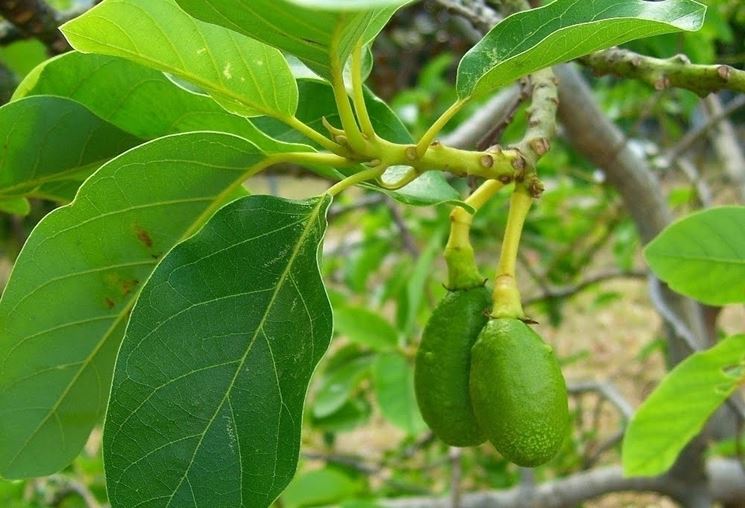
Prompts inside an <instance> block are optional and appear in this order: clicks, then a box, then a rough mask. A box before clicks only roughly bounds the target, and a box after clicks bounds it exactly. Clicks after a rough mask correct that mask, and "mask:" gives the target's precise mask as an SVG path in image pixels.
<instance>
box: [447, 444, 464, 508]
mask: <svg viewBox="0 0 745 508" xmlns="http://www.w3.org/2000/svg"><path fill="white" fill-rule="evenodd" d="M448 455H449V457H450V507H451V508H460V499H461V476H462V473H463V460H462V458H463V457H462V455H463V449H462V448H456V447H454V446H451V447H450V450H449V452H448Z"/></svg>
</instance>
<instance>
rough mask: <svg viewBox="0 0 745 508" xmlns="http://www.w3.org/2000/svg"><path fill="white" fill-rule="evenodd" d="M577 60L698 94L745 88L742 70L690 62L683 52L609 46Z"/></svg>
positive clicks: (658, 85) (603, 72)
mask: <svg viewBox="0 0 745 508" xmlns="http://www.w3.org/2000/svg"><path fill="white" fill-rule="evenodd" d="M580 62H582V63H583V64H584V65H586V66H588V67H590V68H591V69H592V71H593V72H594V73H595V74H596V75H599V76H603V75H606V74H612V75H614V76H619V77H624V78H630V79H637V80H639V81H643V82H645V83H647V84H649V85H651V86H652V87H654V88H655V90H665V89H668V88H671V87H674V88H684V89H686V90H690V91H692V92H694V93H695V94H697V95H699V96H701V97H705V96H706V95H708V94H710V93H712V92H717V91H719V90H725V89H727V90H733V91H735V92H745V71H742V70H739V69H735V68H734V67H732V66H730V65H699V64H693V63H691V61H690V60H689V59H688V57H687V56H685V55H675V56H673V57H670V58H664V59H663V58H653V57H651V56H645V55H640V54H639V53H634V52H633V51H629V50H628V49H621V48H611V49H606V50H604V51H598V52H596V53H593V54H591V55H588V56H586V57H584V58H582V59H580Z"/></svg>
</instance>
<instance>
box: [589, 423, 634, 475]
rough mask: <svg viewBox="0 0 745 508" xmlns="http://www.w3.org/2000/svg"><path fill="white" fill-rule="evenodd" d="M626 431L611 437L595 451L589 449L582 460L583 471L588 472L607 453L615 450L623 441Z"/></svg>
mask: <svg viewBox="0 0 745 508" xmlns="http://www.w3.org/2000/svg"><path fill="white" fill-rule="evenodd" d="M623 435H624V430H619V431H617V432H616V433H615V434H613V435H612V436H611V437H609V438H608V439H606V440H605V441H603V442H602V443H600V444H599V445H597V446H596V447H595V448H594V449H588V450H587V452H588V453H587V454H586V455H585V457H583V459H582V469H583V470H588V469H590V468H591V467H593V466H594V465H595V464H597V462H598V460H600V459H601V457H602V456H603V455H604V454H605V452H607V451H609V450H612V449H613V448H615V446H616V445H618V444H619V443H620V442H621V441H622V440H623Z"/></svg>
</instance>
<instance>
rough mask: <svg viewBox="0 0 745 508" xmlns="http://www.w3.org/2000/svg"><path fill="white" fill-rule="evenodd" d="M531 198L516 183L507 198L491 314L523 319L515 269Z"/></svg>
mask: <svg viewBox="0 0 745 508" xmlns="http://www.w3.org/2000/svg"><path fill="white" fill-rule="evenodd" d="M532 204H533V197H532V196H531V194H530V192H529V191H528V189H527V188H526V187H525V186H524V185H522V184H518V185H516V187H515V191H514V192H513V193H512V198H511V199H510V211H509V214H508V215H507V227H506V228H505V231H504V240H503V241H502V252H501V254H500V256H499V264H498V266H497V275H496V278H495V280H494V307H493V309H492V317H496V318H523V317H525V313H524V312H523V308H522V303H521V302H520V291H519V290H518V288H517V279H516V275H515V270H516V266H517V251H518V248H519V247H520V236H521V235H522V230H523V225H524V224H525V218H526V217H527V216H528V211H529V210H530V206H531V205H532Z"/></svg>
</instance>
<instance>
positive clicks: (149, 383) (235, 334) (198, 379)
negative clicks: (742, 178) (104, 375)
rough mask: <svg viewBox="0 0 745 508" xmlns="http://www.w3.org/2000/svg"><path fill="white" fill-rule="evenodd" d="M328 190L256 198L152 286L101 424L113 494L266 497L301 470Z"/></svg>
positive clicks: (319, 325)
mask: <svg viewBox="0 0 745 508" xmlns="http://www.w3.org/2000/svg"><path fill="white" fill-rule="evenodd" d="M330 202H331V198H330V197H329V196H327V195H326V196H322V197H318V198H313V199H309V200H307V201H289V200H284V199H280V198H275V197H271V196H249V197H246V198H243V199H240V200H238V201H235V202H233V203H231V204H229V205H227V206H225V207H224V208H222V209H221V210H220V211H219V212H217V213H216V214H215V216H214V217H213V218H212V219H211V220H210V221H209V222H208V223H207V225H206V226H205V227H204V228H203V229H202V230H201V231H200V232H199V233H198V234H197V235H195V236H194V237H192V238H190V239H189V240H187V241H185V242H183V243H181V244H180V245H178V246H177V247H175V248H174V249H173V250H172V251H171V253H170V254H169V255H168V256H166V258H165V259H164V260H163V261H162V262H161V264H160V265H159V266H158V268H157V269H156V270H155V272H154V273H153V275H152V277H151V278H150V280H149V281H148V282H147V284H146V285H145V287H144V289H143V291H142V296H141V297H140V299H139V301H138V303H137V305H136V306H135V309H134V310H133V312H132V317H131V319H130V323H129V326H128V328H127V333H126V337H125V339H124V342H123V343H122V347H121V350H120V352H119V356H118V359H117V362H116V369H115V373H114V382H113V387H112V391H111V403H110V407H109V411H108V412H107V415H106V423H105V426H104V462H105V468H106V477H107V486H108V493H109V498H110V499H111V502H112V505H113V506H138V505H142V504H148V503H152V502H153V500H158V501H157V504H158V505H161V506H166V505H168V506H194V507H200V506H204V507H213V506H257V507H258V506H268V505H269V504H270V503H271V502H272V501H273V500H274V499H275V498H276V497H277V496H278V495H279V493H280V492H281V491H282V490H283V489H284V488H285V486H286V485H287V484H288V483H289V481H290V480H291V479H292V476H293V475H294V473H295V468H296V465H297V459H298V452H299V446H300V424H301V421H302V411H303V402H304V398H305V393H306V390H307V388H308V382H309V380H310V376H311V374H312V373H313V370H314V368H315V366H316V364H317V363H318V361H319V360H320V358H321V356H322V355H323V353H324V352H325V351H326V348H327V347H328V344H329V340H330V338H331V326H332V322H331V321H332V317H331V306H330V304H329V302H328V298H327V296H326V291H325V289H324V286H323V282H322V281H321V276H320V273H319V267H318V263H319V247H320V244H321V242H322V239H323V235H324V232H325V229H326V219H325V216H326V211H327V209H328V206H329V204H330Z"/></svg>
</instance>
